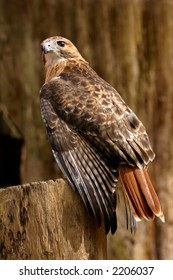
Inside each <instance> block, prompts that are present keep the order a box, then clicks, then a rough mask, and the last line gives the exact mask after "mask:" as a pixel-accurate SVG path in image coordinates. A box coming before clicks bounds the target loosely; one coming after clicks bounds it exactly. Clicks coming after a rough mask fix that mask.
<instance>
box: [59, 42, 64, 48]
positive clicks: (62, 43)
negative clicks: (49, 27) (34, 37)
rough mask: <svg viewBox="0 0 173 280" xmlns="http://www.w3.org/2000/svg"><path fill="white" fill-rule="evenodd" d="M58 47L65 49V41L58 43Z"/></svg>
mask: <svg viewBox="0 0 173 280" xmlns="http://www.w3.org/2000/svg"><path fill="white" fill-rule="evenodd" d="M57 45H58V46H60V47H62V48H63V47H65V42H64V41H57Z"/></svg>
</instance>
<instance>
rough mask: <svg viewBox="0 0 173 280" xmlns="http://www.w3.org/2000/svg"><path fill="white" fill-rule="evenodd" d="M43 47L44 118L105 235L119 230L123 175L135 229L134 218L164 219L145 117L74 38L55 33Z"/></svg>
mask: <svg viewBox="0 0 173 280" xmlns="http://www.w3.org/2000/svg"><path fill="white" fill-rule="evenodd" d="M41 46H42V57H43V62H44V68H45V84H44V85H43V86H42V88H41V90H40V102H41V115H42V119H43V122H44V124H45V126H46V129H47V135H48V140H49V142H50V145H51V148H52V152H53V155H54V157H55V160H56V162H57V163H58V165H59V167H60V169H61V170H62V172H63V173H64V175H65V176H66V178H67V180H68V182H69V183H70V185H71V186H72V187H73V189H77V191H78V192H79V194H80V196H81V198H82V200H83V202H84V204H85V206H86V208H87V210H88V212H89V213H90V214H93V215H94V216H95V217H96V220H97V222H98V224H99V225H100V224H101V223H102V221H104V223H105V231H106V233H108V232H109V230H110V229H111V232H112V233H114V232H115V231H116V228H117V217H116V204H117V191H116V185H117V181H118V179H119V176H120V177H121V180H122V185H123V186H122V188H123V191H124V193H125V194H124V195H125V202H126V209H127V216H129V217H130V227H131V229H132V230H133V229H134V228H135V220H137V221H138V220H141V219H146V220H149V219H153V218H154V216H158V217H159V218H160V219H161V220H162V221H164V215H163V212H162V210H161V206H160V202H159V199H158V197H157V194H156V192H155V190H154V187H153V185H152V183H151V181H150V178H149V176H148V173H147V169H146V168H147V165H148V163H149V162H150V161H152V160H153V159H154V153H153V151H152V148H151V146H150V142H149V139H148V135H147V133H146V130H145V128H144V126H143V124H142V123H141V121H140V120H139V119H138V117H137V116H136V115H135V114H134V112H133V111H132V110H131V109H130V108H129V107H128V106H127V105H126V103H125V102H124V101H123V99H122V98H121V96H120V95H119V94H118V92H117V91H116V90H115V89H114V88H113V87H112V86H111V85H109V84H108V83H107V82H106V81H104V80H103V79H102V78H100V77H99V76H98V75H97V74H96V72H95V71H94V70H93V69H92V68H91V67H90V66H89V64H88V63H87V61H86V60H85V59H84V58H83V57H82V56H81V54H80V53H79V52H78V50H77V48H76V47H75V46H74V45H73V44H72V42H70V41H69V40H67V39H65V38H63V37H61V36H54V37H51V38H48V39H46V40H44V41H43V42H42V44H41ZM127 219H129V218H127Z"/></svg>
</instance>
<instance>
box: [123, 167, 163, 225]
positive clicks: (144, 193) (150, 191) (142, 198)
mask: <svg viewBox="0 0 173 280" xmlns="http://www.w3.org/2000/svg"><path fill="white" fill-rule="evenodd" d="M120 175H121V179H122V182H123V185H124V188H125V192H126V195H127V197H128V199H129V204H130V207H131V210H132V213H133V215H134V218H135V219H136V220H137V221H139V220H141V219H146V220H150V219H153V218H154V217H155V216H157V217H159V218H160V219H161V220H162V222H164V221H165V220H164V215H163V212H162V210H161V206H160V202H159V199H158V196H157V194H156V192H155V190H154V187H153V185H152V183H151V181H150V178H149V176H148V172H147V169H146V168H142V169H139V168H138V167H131V166H127V165H122V166H121V167H120Z"/></svg>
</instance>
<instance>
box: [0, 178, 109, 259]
mask: <svg viewBox="0 0 173 280" xmlns="http://www.w3.org/2000/svg"><path fill="white" fill-rule="evenodd" d="M105 258H106V236H105V233H104V227H103V226H102V227H100V228H99V227H98V226H97V224H96V223H95V220H94V219H93V218H91V217H89V215H88V213H87V212H86V210H85V207H84V205H83V203H82V201H81V199H80V197H79V195H78V194H77V192H74V191H73V190H72V189H71V187H70V186H68V184H67V183H66V182H65V181H64V180H63V179H59V180H56V181H53V180H50V181H47V182H36V183H30V184H25V185H22V186H15V187H9V188H7V189H0V259H1V260H2V259H8V260H9V259H12V260H19V259H20V260H22V259H32V260H33V259H42V260H44V259H61V260H73V259H82V260H86V259H87V260H88V259H105Z"/></svg>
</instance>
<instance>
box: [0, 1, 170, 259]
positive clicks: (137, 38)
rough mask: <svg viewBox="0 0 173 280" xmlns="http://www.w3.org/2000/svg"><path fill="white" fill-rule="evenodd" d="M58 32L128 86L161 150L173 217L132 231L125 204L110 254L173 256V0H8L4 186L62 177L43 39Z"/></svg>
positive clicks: (0, 77) (2, 38) (2, 103)
mask: <svg viewBox="0 0 173 280" xmlns="http://www.w3.org/2000/svg"><path fill="white" fill-rule="evenodd" d="M53 35H62V36H64V37H67V38H68V39H70V40H72V42H73V43H74V44H75V45H76V46H77V47H78V49H79V50H80V52H81V54H82V55H83V56H84V57H85V59H86V60H88V61H89V63H90V65H91V66H92V67H93V68H94V69H95V70H96V72H98V74H99V75H100V76H101V77H103V78H104V79H105V80H106V81H108V82H109V83H110V84H111V85H113V86H114V87H115V88H116V89H117V90H118V91H119V93H120V94H121V95H122V97H123V98H124V99H125V101H126V102H127V103H128V105H130V107H131V108H132V109H133V110H134V111H135V112H136V113H137V115H138V116H139V118H140V119H141V120H142V121H143V123H144V125H145V126H146V128H147V131H148V134H149V136H150V139H151V142H152V146H153V148H154V151H155V153H156V159H155V160H154V162H153V163H152V164H150V167H149V172H150V174H151V177H152V180H153V182H154V185H155V187H156V189H157V192H158V195H159V197H160V200H161V203H162V207H163V210H164V213H165V216H166V223H165V224H162V223H161V222H160V221H158V220H155V221H154V222H153V223H149V222H142V223H140V224H138V230H137V233H136V235H135V236H132V235H131V233H130V232H129V231H127V230H126V229H125V219H124V212H123V209H121V205H120V207H118V208H119V210H118V219H119V228H118V230H117V233H116V234H115V236H113V237H112V236H110V237H109V242H108V243H109V252H108V258H113V259H173V226H172V225H173V187H172V186H173V140H172V138H173V0H106V1H105V0H69V1H65V0H30V1H29V0H25V1H21V0H13V1H8V2H7V1H6V0H0V50H1V51H0V174H1V175H0V186H1V187H4V186H7V185H14V184H19V183H26V182H32V181H39V180H47V179H54V178H57V177H60V176H61V175H60V172H59V171H58V168H57V166H56V164H55V163H54V160H53V157H52V154H51V151H50V147H49V145H48V143H47V140H46V134H45V129H44V127H43V124H42V121H41V117H40V108H39V89H40V87H41V85H42V84H43V82H44V73H43V67H42V62H41V52H40V43H41V41H42V40H43V39H45V38H47V37H49V36H53ZM13 161H14V162H13ZM10 174H13V176H12V177H11V178H10Z"/></svg>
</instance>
